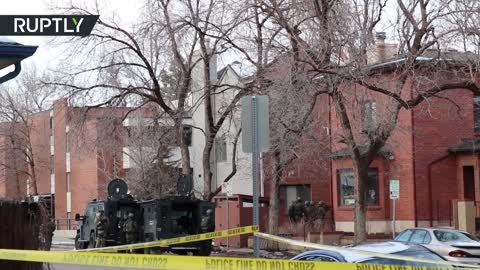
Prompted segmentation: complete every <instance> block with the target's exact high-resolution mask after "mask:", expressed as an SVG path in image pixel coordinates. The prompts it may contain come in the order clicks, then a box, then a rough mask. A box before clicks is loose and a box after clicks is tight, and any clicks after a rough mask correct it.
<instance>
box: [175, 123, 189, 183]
mask: <svg viewBox="0 0 480 270" xmlns="http://www.w3.org/2000/svg"><path fill="white" fill-rule="evenodd" d="M176 122H177V123H176V128H177V134H178V138H179V139H178V141H179V145H180V153H181V155H182V158H181V165H182V175H191V174H192V171H191V170H190V152H189V151H188V145H187V143H186V142H185V140H184V131H183V125H182V117H180V120H177V121H176Z"/></svg>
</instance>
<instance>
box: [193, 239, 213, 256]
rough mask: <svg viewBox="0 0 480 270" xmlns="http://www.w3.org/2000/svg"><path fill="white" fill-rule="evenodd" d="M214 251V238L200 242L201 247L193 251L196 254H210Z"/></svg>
mask: <svg viewBox="0 0 480 270" xmlns="http://www.w3.org/2000/svg"><path fill="white" fill-rule="evenodd" d="M210 253H212V240H206V241H202V242H200V249H199V250H196V251H194V252H193V255H195V256H210Z"/></svg>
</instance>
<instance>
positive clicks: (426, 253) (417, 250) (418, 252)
mask: <svg viewBox="0 0 480 270" xmlns="http://www.w3.org/2000/svg"><path fill="white" fill-rule="evenodd" d="M393 255H400V256H408V257H415V258H419V259H428V260H435V261H444V259H443V258H442V257H441V256H439V255H437V254H435V253H433V252H431V251H430V250H428V249H426V248H423V247H420V246H414V247H411V248H409V249H407V250H403V251H400V252H396V253H393ZM363 263H372V264H394V265H411V266H425V267H441V268H446V267H447V266H446V265H443V264H434V263H424V262H414V261H404V260H396V259H388V258H372V259H368V260H365V261H363Z"/></svg>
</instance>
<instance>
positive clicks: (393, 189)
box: [390, 180, 400, 238]
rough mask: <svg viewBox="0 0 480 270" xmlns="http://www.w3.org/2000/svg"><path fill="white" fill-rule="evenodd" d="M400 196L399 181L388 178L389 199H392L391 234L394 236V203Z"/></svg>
mask: <svg viewBox="0 0 480 270" xmlns="http://www.w3.org/2000/svg"><path fill="white" fill-rule="evenodd" d="M399 197H400V181H399V180H390V200H392V208H393V209H392V234H393V238H395V210H396V209H395V204H396V201H397V199H398V198H399Z"/></svg>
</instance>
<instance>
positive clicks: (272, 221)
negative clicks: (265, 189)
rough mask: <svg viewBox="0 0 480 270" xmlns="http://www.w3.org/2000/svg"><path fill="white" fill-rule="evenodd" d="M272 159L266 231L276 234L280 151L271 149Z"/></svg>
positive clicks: (280, 172) (280, 175)
mask: <svg viewBox="0 0 480 270" xmlns="http://www.w3.org/2000/svg"><path fill="white" fill-rule="evenodd" d="M272 160H273V172H272V182H271V184H270V205H269V208H268V232H269V233H270V234H273V235H277V234H278V215H279V195H280V194H279V193H280V192H279V191H280V179H281V177H282V166H281V159H280V151H278V150H274V151H273V155H272Z"/></svg>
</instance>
